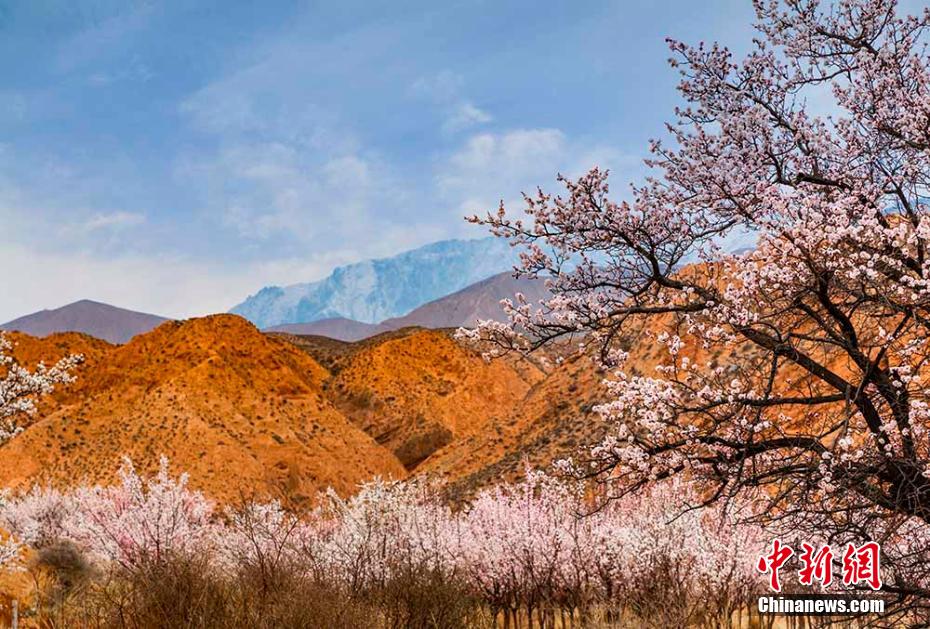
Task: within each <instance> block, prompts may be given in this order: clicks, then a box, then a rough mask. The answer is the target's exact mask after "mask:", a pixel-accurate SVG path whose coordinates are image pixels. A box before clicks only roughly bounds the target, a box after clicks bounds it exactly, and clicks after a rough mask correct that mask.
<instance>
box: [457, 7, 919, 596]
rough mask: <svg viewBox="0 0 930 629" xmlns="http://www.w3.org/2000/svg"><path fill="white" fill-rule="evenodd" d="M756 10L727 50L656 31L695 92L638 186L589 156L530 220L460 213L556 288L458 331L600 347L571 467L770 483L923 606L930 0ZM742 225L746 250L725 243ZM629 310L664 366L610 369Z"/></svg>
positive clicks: (722, 491)
mask: <svg viewBox="0 0 930 629" xmlns="http://www.w3.org/2000/svg"><path fill="white" fill-rule="evenodd" d="M754 4H755V8H756V12H757V25H756V28H757V30H758V37H757V39H756V41H755V42H754V47H753V49H752V50H751V52H749V53H748V54H747V55H746V56H745V58H743V59H741V60H738V59H735V58H734V56H733V54H732V53H731V52H730V51H729V50H728V49H726V48H724V47H721V46H719V45H704V44H701V45H698V46H689V45H686V44H683V43H680V42H677V41H671V42H670V47H671V51H672V61H671V63H672V65H673V66H674V67H676V68H678V69H679V70H680V72H681V77H682V78H681V82H680V86H679V90H680V92H681V95H682V96H683V98H684V101H685V104H684V105H683V106H682V107H681V108H679V109H678V110H677V111H676V119H675V120H674V121H673V122H671V123H670V124H669V125H668V129H669V132H670V135H671V144H666V143H662V142H659V141H656V142H654V143H653V144H652V145H651V153H652V157H651V159H650V160H648V162H647V163H648V165H649V166H650V167H651V169H652V171H653V176H652V178H650V179H648V180H647V183H646V184H645V185H643V186H642V187H634V188H633V189H632V190H631V196H630V198H629V199H628V200H625V201H624V200H620V199H616V200H615V199H613V198H612V196H611V195H609V194H608V193H609V190H608V183H607V173H606V172H603V171H601V170H598V169H596V168H595V169H594V170H592V171H590V172H589V173H587V174H586V175H584V176H582V177H580V178H579V179H577V180H566V179H561V182H562V183H563V184H564V186H565V190H566V192H565V194H564V195H562V196H551V195H549V194H547V193H545V192H542V191H540V192H539V193H538V194H537V195H535V196H531V197H529V196H528V197H527V198H526V208H525V212H526V214H527V218H526V219H524V220H518V219H517V218H516V217H513V216H512V214H511V213H510V212H509V211H505V209H504V208H503V207H501V208H500V210H499V211H498V212H496V213H490V214H488V215H487V216H486V217H485V218H479V217H473V218H472V220H473V221H475V222H478V223H481V224H484V225H488V226H489V227H490V229H491V230H492V231H493V232H494V233H495V234H497V235H499V236H502V237H505V238H509V239H511V241H512V242H513V243H514V244H519V245H522V246H524V247H526V248H527V250H528V253H526V254H525V255H524V256H523V264H522V273H523V274H525V275H528V276H531V277H536V276H540V277H548V278H549V279H548V283H549V286H550V288H551V290H552V292H553V294H554V296H553V297H552V298H551V299H549V300H548V301H545V302H543V303H541V304H539V305H534V304H528V303H516V304H514V303H511V304H509V305H508V306H507V307H508V310H509V312H510V315H511V319H512V325H510V326H505V325H500V324H493V323H487V324H485V325H483V326H482V327H481V328H480V329H479V330H478V331H476V332H474V333H472V334H470V336H471V337H472V338H475V339H480V340H484V341H487V342H490V344H491V347H492V349H498V350H499V349H516V350H527V349H529V348H531V347H537V346H540V345H543V344H545V343H548V342H550V341H552V340H555V339H561V338H566V337H568V338H570V337H572V336H579V335H583V338H584V340H585V342H586V343H588V344H589V345H591V346H596V347H598V348H599V350H600V355H601V356H602V357H603V360H604V361H605V362H606V363H608V365H609V366H610V367H611V368H612V369H614V370H615V372H616V379H615V380H614V381H613V382H612V383H611V384H610V387H611V391H612V398H613V399H612V401H611V402H610V403H607V404H604V405H603V406H602V407H601V408H600V412H601V414H602V415H603V416H604V417H605V418H606V419H608V420H609V421H610V422H611V423H612V425H613V426H614V429H613V430H612V433H611V434H610V435H609V437H608V438H607V439H606V440H605V441H604V442H603V443H601V444H600V445H598V446H597V447H595V448H594V449H593V450H591V451H590V453H589V455H590V456H587V457H585V460H584V461H582V462H579V463H577V464H576V465H577V468H576V471H578V472H579V473H585V474H590V475H597V474H599V473H604V474H607V473H609V475H610V478H611V480H612V482H613V483H614V484H615V486H616V487H617V488H618V491H620V492H623V491H628V490H630V489H631V488H636V487H638V486H641V485H642V484H644V483H648V482H649V481H651V480H653V479H657V478H666V477H671V476H675V475H678V474H686V475H687V476H689V477H691V478H699V479H701V480H702V481H705V482H706V485H705V486H706V487H708V488H709V490H708V491H709V493H708V494H707V496H706V498H707V499H708V500H717V499H728V498H733V497H735V496H740V495H742V494H744V492H745V491H747V490H750V489H751V490H756V489H758V488H762V489H763V491H762V493H761V494H760V495H762V496H765V498H766V500H767V501H768V504H767V506H766V508H764V509H762V510H761V512H760V513H762V514H764V516H765V519H766V520H768V521H769V522H768V523H770V524H782V525H784V528H786V529H792V530H797V529H798V527H800V528H801V529H802V530H808V531H810V532H811V533H816V534H817V535H821V536H823V537H825V538H828V539H834V540H836V539H846V538H849V539H869V538H872V539H876V540H880V541H882V542H884V543H885V545H886V551H887V552H886V556H885V557H883V559H884V561H885V565H887V566H889V567H890V568H892V571H893V572H894V573H895V574H896V575H897V576H896V577H895V578H892V579H890V580H889V581H887V582H886V584H885V587H886V589H887V590H888V591H890V592H895V593H897V594H900V595H901V596H902V597H909V596H911V597H914V598H915V601H914V603H915V604H917V600H922V601H927V600H930V589H928V588H927V581H926V579H925V578H916V577H914V576H913V571H914V570H924V571H925V570H926V568H923V569H921V568H920V566H921V565H923V566H926V565H927V563H926V560H927V559H928V557H927V540H930V535H928V530H927V526H928V523H930V433H928V427H930V404H928V402H930V399H928V395H927V390H928V376H930V371H928V367H927V359H928V357H930V345H928V344H930V210H928V207H927V198H926V195H927V186H928V184H930V57H928V50H927V47H926V45H927V29H928V26H930V10H928V9H924V10H923V12H922V13H921V14H920V15H917V16H906V15H903V14H902V11H901V10H900V8H899V7H898V6H897V3H896V2H894V1H893V0H842V1H840V2H836V3H832V4H831V3H826V2H816V1H814V0H788V1H785V2H778V1H776V0H771V1H770V0H756V2H755V3H754ZM734 232H740V233H749V234H752V235H754V237H755V238H756V241H757V245H756V247H755V248H754V249H753V250H751V251H749V252H746V253H733V254H728V253H724V252H723V251H722V250H721V248H720V247H719V246H718V245H719V243H720V242H721V241H722V239H724V238H726V237H727V236H728V235H730V234H733V233H734ZM689 264H694V265H695V266H692V267H689V266H688V265H689ZM634 326H646V329H650V330H652V332H653V333H654V334H655V336H654V338H655V339H656V340H658V341H660V342H664V343H665V344H666V345H667V349H668V359H667V361H666V364H665V365H664V366H661V367H660V368H659V369H658V370H656V372H655V373H646V374H635V373H625V372H624V365H623V363H624V358H625V357H626V354H624V352H623V351H622V349H621V348H622V347H623V345H622V343H623V341H624V339H625V338H626V335H627V333H628V332H629V331H630V330H631V329H632V328H633V327H634ZM649 326H652V327H651V328H650V327H649ZM715 356H717V357H719V356H723V357H724V360H723V361H721V362H722V363H723V364H717V362H716V361H715V360H713V358H714V357H715ZM908 575H911V576H908ZM921 576H922V577H924V576H926V575H925V574H924V575H921Z"/></svg>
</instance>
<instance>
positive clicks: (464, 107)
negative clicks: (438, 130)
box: [442, 102, 493, 133]
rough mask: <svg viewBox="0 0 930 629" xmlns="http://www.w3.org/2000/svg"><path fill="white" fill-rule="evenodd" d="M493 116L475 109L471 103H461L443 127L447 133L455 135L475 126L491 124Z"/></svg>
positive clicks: (450, 114)
mask: <svg viewBox="0 0 930 629" xmlns="http://www.w3.org/2000/svg"><path fill="white" fill-rule="evenodd" d="M491 120H493V118H492V117H491V114H489V113H488V112H486V111H484V110H483V109H479V108H478V107H475V106H474V105H472V104H471V103H467V102H466V103H459V104H458V105H457V106H456V107H455V108H454V109H453V110H452V111H451V112H450V113H449V117H448V118H447V119H446V121H445V122H444V123H443V125H442V130H443V132H445V133H454V132H456V131H461V130H462V129H467V128H468V127H473V126H475V125H479V124H484V123H486V122H491Z"/></svg>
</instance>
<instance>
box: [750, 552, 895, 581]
mask: <svg viewBox="0 0 930 629" xmlns="http://www.w3.org/2000/svg"><path fill="white" fill-rule="evenodd" d="M801 548H802V549H803V551H804V552H802V553H801V554H800V555H799V556H798V559H799V560H800V562H801V569H800V570H798V582H800V583H801V584H802V585H813V584H814V581H817V582H819V583H820V584H821V585H822V586H824V587H826V586H828V585H830V584H831V583H833V558H834V554H833V550H832V549H831V548H830V545H829V544H827V545H826V546H822V547H821V548H819V549H817V550H816V552H815V549H814V546H812V545H811V544H808V543H807V542H804V543H802V544H801ZM792 555H794V550H793V549H792V548H791V547H790V546H787V545H785V544H782V543H781V540H779V539H775V540H773V541H772V551H771V552H770V553H768V554H767V555H763V556H762V557H759V562H758V563H757V564H756V568H758V570H759V572H761V573H763V574H766V573H770V579H769V585H770V586H771V588H772V589H773V590H774V591H776V592H781V583H780V581H779V574H778V571H779V570H780V569H781V567H782V566H783V565H784V564H785V562H786V561H788V559H790V558H791V556H792ZM880 558H881V547H880V546H879V545H878V543H877V542H866V543H865V544H863V545H861V546H858V547H856V546H854V545H852V544H847V546H846V551H845V552H844V553H843V585H858V584H860V583H866V584H868V586H869V587H870V588H872V589H873V590H879V589H881V587H882V577H881V569H880V564H879V562H880Z"/></svg>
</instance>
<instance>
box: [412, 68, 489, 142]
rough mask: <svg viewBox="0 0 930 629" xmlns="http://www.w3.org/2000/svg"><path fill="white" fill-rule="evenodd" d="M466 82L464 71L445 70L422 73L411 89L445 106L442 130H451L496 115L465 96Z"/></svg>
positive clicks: (422, 96) (487, 120)
mask: <svg viewBox="0 0 930 629" xmlns="http://www.w3.org/2000/svg"><path fill="white" fill-rule="evenodd" d="M464 85H465V80H464V79H463V78H462V76H461V75H459V74H456V73H454V72H451V71H450V70H443V71H442V72H439V73H438V74H436V75H433V76H428V77H420V78H419V79H417V80H416V81H414V83H413V85H411V86H410V92H411V93H412V94H413V95H415V96H418V97H421V98H426V99H428V100H430V101H432V102H433V103H434V104H436V105H437V106H438V107H439V108H440V109H442V111H443V112H444V114H443V115H444V117H445V120H444V121H443V123H442V132H443V133H446V134H451V133H455V132H458V131H462V130H464V129H468V128H469V127H474V126H476V125H480V124H485V123H488V122H491V120H493V119H494V118H493V116H491V114H489V113H488V112H487V111H485V110H483V109H481V108H480V107H478V106H477V105H475V104H474V103H472V102H471V101H469V100H467V99H466V98H464V97H463V96H462V91H463V87H464Z"/></svg>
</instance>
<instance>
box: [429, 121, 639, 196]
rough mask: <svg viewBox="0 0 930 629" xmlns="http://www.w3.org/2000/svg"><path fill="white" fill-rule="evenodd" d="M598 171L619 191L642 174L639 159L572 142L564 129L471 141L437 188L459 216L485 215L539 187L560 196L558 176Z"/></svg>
mask: <svg viewBox="0 0 930 629" xmlns="http://www.w3.org/2000/svg"><path fill="white" fill-rule="evenodd" d="M592 166H600V167H602V168H609V169H611V173H612V174H611V178H612V180H613V181H614V182H615V187H614V189H615V190H621V189H622V186H620V187H618V186H617V184H618V183H626V182H627V181H629V180H630V179H632V178H635V177H636V175H637V174H639V173H641V170H642V166H641V160H640V158H638V157H636V156H631V155H624V154H622V153H620V152H619V151H617V150H615V149H613V148H611V147H609V146H606V145H592V144H590V143H588V142H583V141H578V140H572V139H570V138H569V137H568V136H566V134H565V133H563V132H562V131H561V130H559V129H551V128H548V129H547V128H542V129H514V130H511V131H506V132H502V133H479V134H475V135H472V136H471V137H469V138H468V139H467V140H466V141H465V142H464V143H463V144H462V145H461V146H460V147H459V149H458V150H456V151H455V152H454V153H453V154H451V155H450V156H449V157H448V158H447V159H446V160H445V161H443V162H442V163H441V165H440V167H439V168H438V170H437V172H436V186H437V189H438V191H439V193H440V195H441V197H442V198H443V199H445V200H446V202H447V203H448V204H449V205H450V207H451V209H454V210H455V211H456V212H459V213H461V214H474V213H479V214H483V213H484V212H485V211H487V210H491V209H494V208H495V207H496V206H497V204H498V203H499V202H500V201H501V200H503V201H504V202H505V204H507V205H509V206H510V207H514V206H515V204H516V205H521V204H522V202H521V193H523V192H527V193H532V192H534V191H535V190H536V188H537V187H542V188H543V189H547V190H553V191H555V190H556V182H555V177H556V175H557V174H558V173H560V172H561V173H562V174H564V175H566V176H578V175H580V174H582V173H584V172H586V171H587V170H588V169H590V168H591V167H592Z"/></svg>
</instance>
